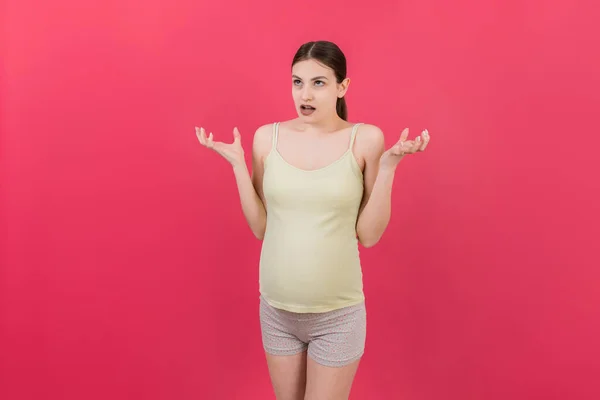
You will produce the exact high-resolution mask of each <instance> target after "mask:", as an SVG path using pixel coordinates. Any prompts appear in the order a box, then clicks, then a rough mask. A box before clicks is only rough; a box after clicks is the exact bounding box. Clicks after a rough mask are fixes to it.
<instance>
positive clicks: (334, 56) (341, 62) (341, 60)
mask: <svg viewBox="0 0 600 400" xmlns="http://www.w3.org/2000/svg"><path fill="white" fill-rule="evenodd" d="M311 59H314V60H316V61H318V62H320V63H321V64H323V65H325V66H327V67H329V68H331V69H332V70H333V72H334V73H335V78H336V80H337V83H341V82H342V81H343V80H344V79H346V56H344V53H343V52H342V50H340V48H339V47H338V46H337V45H336V44H335V43H332V42H328V41H325V40H319V41H315V42H307V43H304V44H303V45H302V46H300V48H299V49H298V51H296V55H294V60H293V61H292V67H293V66H294V64H296V63H297V62H299V61H305V60H311ZM335 109H336V111H337V114H338V115H339V116H340V118H342V119H343V120H344V121H347V120H348V106H347V105H346V99H345V98H344V97H342V98H339V97H338V99H337V103H336V106H335Z"/></svg>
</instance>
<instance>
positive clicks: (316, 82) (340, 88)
mask: <svg viewBox="0 0 600 400" xmlns="http://www.w3.org/2000/svg"><path fill="white" fill-rule="evenodd" d="M348 84H349V79H348V78H346V79H344V81H343V82H342V83H341V84H338V83H337V82H336V79H335V74H334V72H333V70H332V69H330V68H328V67H325V66H324V65H322V64H320V63H318V62H317V61H315V60H305V61H300V62H298V63H296V64H295V65H294V66H293V67H292V96H293V98H294V104H295V106H296V110H297V112H298V115H299V116H300V118H303V119H307V120H311V121H316V120H322V119H327V118H331V117H332V115H336V109H335V107H336V102H337V99H338V98H340V97H343V96H344V95H345V93H346V90H347V88H348ZM305 106H308V107H305Z"/></svg>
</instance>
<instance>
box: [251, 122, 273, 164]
mask: <svg viewBox="0 0 600 400" xmlns="http://www.w3.org/2000/svg"><path fill="white" fill-rule="evenodd" d="M273 126H274V124H273V123H271V124H265V125H262V126H259V127H258V128H257V129H256V132H254V139H253V141H252V153H253V154H255V155H256V156H259V157H265V156H266V155H267V154H268V153H269V151H271V145H272V143H273Z"/></svg>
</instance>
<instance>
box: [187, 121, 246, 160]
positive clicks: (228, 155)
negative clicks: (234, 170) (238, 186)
mask: <svg viewBox="0 0 600 400" xmlns="http://www.w3.org/2000/svg"><path fill="white" fill-rule="evenodd" d="M196 136H197V137H198V140H199V141H200V144H201V145H203V146H204V147H206V148H208V149H212V150H214V151H216V152H217V153H218V154H220V155H221V156H222V157H223V158H225V159H226V160H227V161H229V162H230V163H231V165H233V166H236V165H239V164H241V163H243V162H245V161H244V149H243V148H242V136H241V135H240V131H239V130H238V129H237V128H233V143H223V142H215V141H214V140H213V134H212V132H211V133H210V134H209V135H208V137H207V136H206V131H205V130H204V128H198V127H196Z"/></svg>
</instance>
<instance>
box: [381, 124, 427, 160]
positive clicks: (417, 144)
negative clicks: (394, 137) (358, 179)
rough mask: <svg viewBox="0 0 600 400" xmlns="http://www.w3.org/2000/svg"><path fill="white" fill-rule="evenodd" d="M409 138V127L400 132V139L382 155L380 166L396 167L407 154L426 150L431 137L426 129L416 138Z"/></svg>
mask: <svg viewBox="0 0 600 400" xmlns="http://www.w3.org/2000/svg"><path fill="white" fill-rule="evenodd" d="M407 139H408V128H405V129H404V130H403V131H402V133H401V134H400V140H398V142H396V144H394V145H393V146H392V147H390V148H389V149H388V150H386V151H385V152H384V153H383V154H382V155H381V159H380V167H382V168H396V166H397V165H398V163H399V162H400V160H402V159H403V158H404V156H405V155H406V154H413V153H416V152H417V151H425V148H426V147H427V144H429V139H430V137H429V132H428V131H427V129H425V130H424V131H423V132H421V135H420V136H417V137H416V139H415V140H407Z"/></svg>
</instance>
